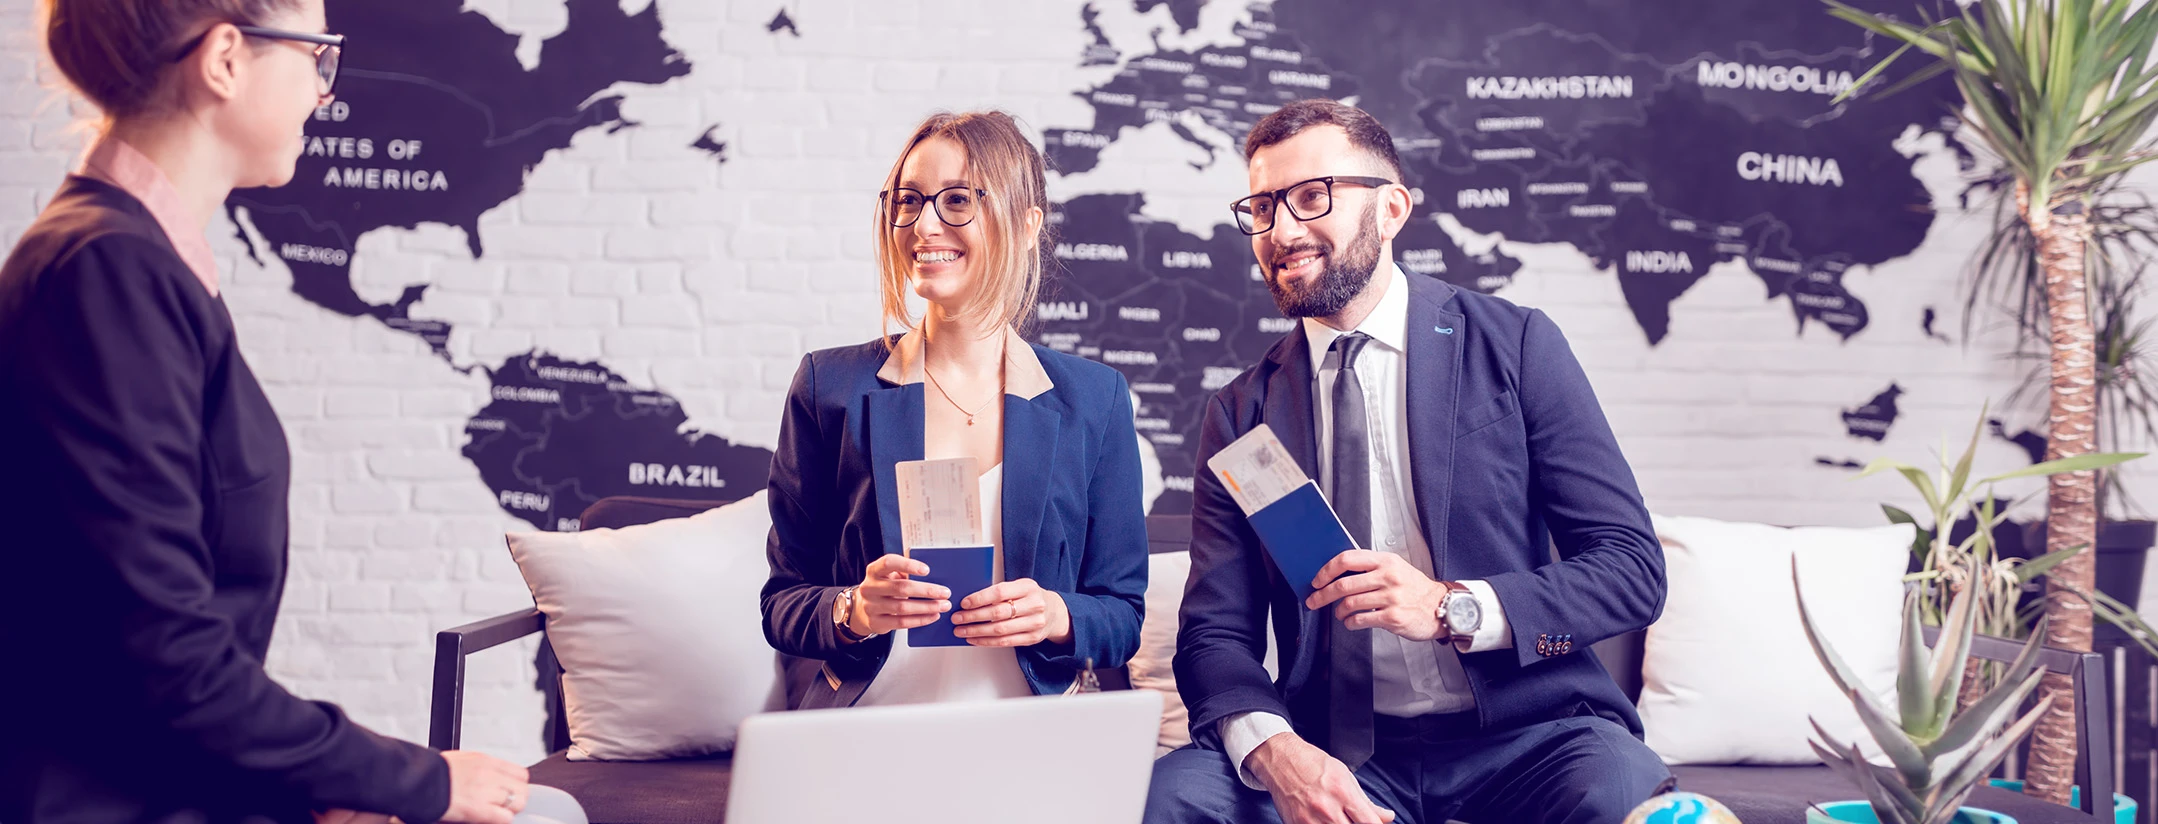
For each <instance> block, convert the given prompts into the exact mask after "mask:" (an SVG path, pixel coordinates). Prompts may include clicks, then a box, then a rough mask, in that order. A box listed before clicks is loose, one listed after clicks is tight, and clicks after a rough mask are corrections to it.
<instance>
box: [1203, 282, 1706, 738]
mask: <svg viewBox="0 0 2158 824" xmlns="http://www.w3.org/2000/svg"><path fill="white" fill-rule="evenodd" d="M1408 282H1409V325H1408V332H1409V337H1408V341H1409V343H1408V346H1409V353H1408V358H1409V360H1408V404H1407V406H1408V415H1409V420H1408V427H1409V444H1408V448H1409V453H1410V466H1411V468H1412V471H1413V473H1414V476H1415V489H1414V490H1413V499H1414V500H1413V505H1414V510H1415V512H1416V514H1417V520H1418V522H1419V523H1420V524H1421V525H1422V528H1423V533H1424V535H1425V537H1426V539H1427V543H1429V545H1430V547H1431V555H1432V559H1431V560H1432V569H1433V570H1434V571H1435V572H1436V574H1437V576H1438V577H1439V579H1440V580H1463V579H1479V578H1480V579H1483V580H1485V581H1488V582H1489V583H1490V584H1491V588H1492V590H1493V592H1494V593H1495V594H1496V595H1497V596H1498V600H1499V603H1500V605H1501V606H1502V608H1503V609H1504V610H1505V612H1506V619H1507V623H1508V625H1509V626H1510V627H1511V629H1512V632H1513V647H1512V648H1511V649H1501V650H1493V651H1489V652H1478V653H1470V654H1464V655H1462V656H1461V663H1462V666H1463V668H1464V669H1465V670H1467V672H1468V676H1469V684H1470V687H1471V689H1472V690H1473V691H1474V692H1475V695H1476V710H1477V713H1478V716H1479V721H1480V722H1481V724H1482V726H1483V727H1484V728H1485V729H1504V728H1509V727H1514V726H1519V725H1522V724H1527V723H1532V722H1537V721H1543V720H1547V719H1554V718H1562V717H1566V716H1569V715H1575V714H1581V713H1594V714H1597V715H1602V716H1605V717H1608V718H1611V719H1612V720H1614V721H1618V722H1619V723H1621V724H1624V725H1625V726H1626V727H1627V728H1628V729H1630V730H1633V731H1634V733H1635V734H1636V735H1639V734H1640V730H1641V723H1640V719H1639V717H1638V716H1637V715H1636V714H1635V713H1634V708H1633V705H1632V704H1631V703H1630V702H1628V701H1627V700H1626V697H1625V695H1623V694H1622V693H1621V692H1620V691H1619V688H1618V686H1617V685H1615V684H1614V683H1612V681H1611V677H1610V675H1609V674H1608V673H1607V672H1605V671H1604V669H1603V666H1602V664H1601V663H1599V662H1598V661H1597V660H1596V656H1595V655H1593V654H1591V653H1590V652H1589V645H1590V644H1592V643H1595V642H1596V641H1598V640H1601V639H1603V638H1606V637H1609V636H1612V635H1617V634H1620V633H1624V632H1629V631H1632V630H1635V629H1639V628H1641V627H1644V626H1647V625H1648V624H1649V623H1650V622H1651V621H1653V620H1655V618H1656V616H1657V614H1658V613H1659V612H1661V611H1662V609H1663V598H1664V574H1663V550H1662V547H1661V545H1659V544H1658V543H1657V541H1656V537H1655V533H1654V531H1653V530H1652V529H1651V527H1650V526H1649V517H1648V512H1647V510H1646V509H1644V508H1643V506H1642V504H1641V493H1640V492H1639V491H1638V490H1637V489H1636V488H1635V486H1634V480H1633V472H1632V470H1631V469H1629V468H1628V467H1627V465H1626V459H1625V457H1624V456H1622V455H1620V454H1619V448H1618V443H1617V442H1616V440H1615V439H1613V437H1612V435H1611V428H1610V426H1609V425H1608V424H1607V423H1605V421H1604V416H1603V412H1602V409H1601V408H1600V407H1599V406H1598V405H1597V403H1596V396H1595V394H1594V393H1593V392H1592V391H1591V390H1590V387H1589V382H1588V378H1587V376H1585V375H1584V374H1583V373H1582V371H1581V366H1580V364H1579V363H1578V362H1576V361H1575V360H1574V356H1573V351H1572V350H1571V349H1570V348H1568V347H1567V345H1566V339H1565V338H1564V337H1563V336H1561V335H1560V334H1559V329H1558V327H1557V326H1556V325H1554V324H1552V322H1551V319H1550V318H1547V317H1545V316H1544V314H1543V313H1542V312H1538V311H1536V310H1533V309H1523V308H1521V307H1518V306H1515V305H1513V304H1511V303H1508V302H1506V301H1504V300H1501V299H1499V298H1495V297H1489V296H1486V295H1479V294H1476V293H1473V292H1466V291H1462V290H1459V289H1456V288H1454V287H1453V286H1450V285H1448V284H1446V283H1445V282H1443V281H1440V280H1436V279H1433V278H1429V277H1424V276H1419V275H1410V276H1409V277H1408ZM1312 391H1313V390H1312V370H1311V360H1310V355H1309V349H1308V346H1307V343H1306V341H1305V337H1304V330H1303V328H1302V327H1301V326H1299V327H1298V328H1297V329H1296V330H1295V331H1293V332H1290V333H1289V334H1288V336H1286V337H1284V338H1282V340H1281V342H1280V343H1277V344H1275V346H1274V347H1273V349H1272V350H1270V351H1268V353H1267V355H1266V359H1265V360H1264V361H1263V362H1261V363H1260V364H1259V365H1257V366H1254V367H1252V368H1251V369H1250V370H1248V371H1246V372H1244V373H1243V374H1242V375H1240V376H1238V377H1237V378H1236V379H1235V380H1234V381H1232V382H1230V383H1229V385H1227V386H1225V387H1223V388H1222V390H1221V391H1220V392H1219V393H1217V394H1216V395H1215V396H1214V399H1213V401H1212V403H1211V404H1210V405H1209V407H1208V409H1207V412H1206V418H1205V421H1204V424H1203V427H1204V428H1203V434H1202V436H1201V439H1200V445H1199V465H1200V467H1201V468H1202V469H1201V471H1199V472H1197V473H1195V475H1196V476H1197V478H1196V482H1195V486H1196V499H1195V502H1194V504H1193V508H1192V545H1191V580H1190V584H1189V586H1188V589H1187V591H1186V593H1185V596H1184V607H1183V614H1182V626H1181V630H1180V632H1179V633H1178V636H1177V654H1176V680H1177V687H1178V691H1179V692H1180V693H1181V694H1182V695H1183V698H1184V701H1185V703H1186V704H1187V705H1188V706H1189V707H1190V711H1191V727H1192V733H1193V735H1194V736H1198V737H1202V738H1203V740H1207V741H1210V742H1212V743H1214V744H1216V745H1217V746H1218V743H1219V741H1218V735H1219V730H1218V729H1217V727H1218V726H1219V722H1220V721H1221V720H1222V719H1224V718H1227V717H1230V716H1232V715H1235V714H1237V713H1243V712H1251V711H1265V712H1271V713H1275V714H1278V715H1281V716H1283V717H1286V718H1288V719H1289V721H1290V724H1291V725H1292V726H1293V727H1295V729H1296V731H1297V732H1298V734H1300V735H1302V736H1303V737H1304V738H1305V739H1306V740H1309V741H1312V742H1314V743H1319V744H1323V743H1324V742H1325V741H1326V730H1327V714H1326V707H1327V703H1328V701H1329V696H1328V695H1327V692H1328V689H1327V678H1326V669H1325V668H1326V661H1327V660H1328V659H1327V655H1326V651H1325V649H1324V647H1325V644H1324V641H1325V639H1326V637H1327V634H1328V633H1327V632H1326V624H1325V623H1324V622H1326V621H1330V620H1333V619H1332V616H1331V612H1330V611H1324V610H1322V611H1320V612H1317V613H1314V612H1311V611H1309V610H1306V609H1304V607H1303V603H1302V602H1301V601H1300V600H1299V599H1298V598H1297V597H1296V595H1295V594H1294V592H1293V591H1292V590H1291V588H1290V587H1289V585H1288V582H1287V581H1284V580H1283V579H1282V575H1281V572H1280V570H1278V569H1277V568H1276V567H1275V565H1274V563H1273V562H1272V561H1271V560H1270V559H1269V558H1268V557H1267V555H1266V553H1265V551H1264V550H1263V549H1261V547H1260V545H1259V542H1258V538H1257V537H1256V536H1255V535H1254V534H1253V533H1252V530H1251V527H1250V525H1249V524H1248V523H1247V522H1246V521H1245V519H1244V515H1243V512H1242V511H1241V510H1239V509H1238V508H1237V506H1236V503H1235V501H1233V500H1231V499H1230V497H1229V494H1228V492H1227V491H1226V490H1224V489H1223V488H1222V486H1221V482H1220V481H1219V480H1217V479H1216V478H1215V477H1214V475H1213V473H1212V472H1208V471H1205V470H1204V467H1205V465H1206V460H1207V459H1208V458H1209V457H1212V456H1213V454H1214V453H1215V452H1217V451H1219V450H1220V449H1221V448H1222V447H1223V446H1226V445H1227V444H1228V443H1229V442H1230V441H1233V440H1235V439H1236V438H1237V437H1238V436H1240V435H1243V434H1244V433H1245V432H1247V431H1249V430H1251V428H1252V427H1254V426H1257V425H1258V424H1261V423H1265V424H1267V425H1268V426H1269V427H1270V428H1272V429H1273V430H1274V432H1275V433H1276V434H1277V435H1278V436H1279V437H1280V438H1281V441H1282V443H1283V444H1284V445H1286V446H1287V447H1288V449H1289V452H1290V454H1292V455H1294V456H1296V460H1297V462H1298V463H1299V464H1301V465H1302V466H1303V469H1304V472H1305V474H1307V475H1310V476H1311V477H1313V478H1317V477H1319V473H1318V461H1317V452H1316V449H1317V448H1318V447H1317V446H1316V444H1315V441H1316V436H1315V435H1314V434H1313V432H1314V428H1315V427H1314V424H1313V420H1314V419H1313V408H1312ZM1554 539H1555V541H1556V544H1557V547H1558V552H1559V555H1560V556H1561V557H1563V559H1564V560H1562V561H1558V562H1555V563H1554V562H1552V561H1551V556H1550V547H1551V545H1552V543H1553V541H1554ZM1269 606H1271V608H1272V610H1273V614H1274V618H1275V620H1274V628H1275V640H1276V643H1277V646H1278V650H1279V653H1280V656H1281V657H1280V663H1281V672H1282V677H1281V680H1280V682H1279V683H1270V682H1269V681H1268V678H1267V674H1266V671H1265V670H1264V669H1262V668H1261V667H1260V660H1261V657H1262V656H1263V655H1264V654H1265V653H1266V638H1265V635H1264V633H1265V631H1266V619H1267V610H1268V608H1269ZM1434 643H1445V642H1444V641H1437V642H1434Z"/></svg>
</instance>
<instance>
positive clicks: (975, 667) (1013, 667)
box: [854, 463, 1034, 707]
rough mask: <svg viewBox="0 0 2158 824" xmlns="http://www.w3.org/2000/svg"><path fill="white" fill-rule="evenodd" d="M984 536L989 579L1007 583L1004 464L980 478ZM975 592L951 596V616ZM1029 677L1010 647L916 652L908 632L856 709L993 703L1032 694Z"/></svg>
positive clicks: (901, 633) (897, 638)
mask: <svg viewBox="0 0 2158 824" xmlns="http://www.w3.org/2000/svg"><path fill="white" fill-rule="evenodd" d="M980 482H981V490H982V497H981V501H982V534H983V535H987V536H989V543H990V545H991V546H992V547H994V549H993V550H992V551H991V552H990V580H992V581H994V582H997V583H1003V581H1004V530H1003V526H1002V524H1001V523H1000V521H1001V518H1000V516H1001V514H1002V512H1003V509H1004V507H1003V501H1004V464H1002V463H999V464H997V465H996V466H992V467H990V468H989V471H988V472H984V473H982V476H981V481H980ZM972 594H974V593H971V592H954V593H952V611H953V612H958V611H959V601H960V599H963V598H965V597H967V596H969V595H972ZM1033 694H1034V688H1033V687H1032V686H1029V685H1028V684H1027V676H1026V673H1023V672H1021V671H1020V670H1019V651H1018V650H1017V649H1014V648H1012V647H977V646H974V645H972V644H969V645H967V646H963V647H915V646H913V645H910V644H908V643H907V630H903V629H902V630H897V631H895V632H894V633H893V637H892V654H891V655H890V656H888V657H886V658H885V659H884V667H883V668H882V669H879V670H877V677H876V678H875V679H874V680H871V681H870V682H869V688H868V689H867V690H864V691H863V692H862V699H861V700H860V701H856V702H854V705H855V706H857V707H889V706H895V705H899V704H942V703H947V702H951V701H989V700H994V699H998V698H1019V697H1023V696H1028V695H1033Z"/></svg>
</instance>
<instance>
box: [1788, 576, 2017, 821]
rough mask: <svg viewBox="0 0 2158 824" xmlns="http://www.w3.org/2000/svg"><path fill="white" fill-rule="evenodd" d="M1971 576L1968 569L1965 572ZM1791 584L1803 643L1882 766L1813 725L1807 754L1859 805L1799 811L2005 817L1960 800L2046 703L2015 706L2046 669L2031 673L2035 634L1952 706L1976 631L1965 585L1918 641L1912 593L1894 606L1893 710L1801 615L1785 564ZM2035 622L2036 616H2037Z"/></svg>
mask: <svg viewBox="0 0 2158 824" xmlns="http://www.w3.org/2000/svg"><path fill="white" fill-rule="evenodd" d="M1973 574H1975V571H1973ZM1791 583H1792V585H1793V586H1794V587H1795V588H1797V592H1798V615H1799V621H1800V622H1801V623H1802V624H1803V625H1804V626H1805V629H1806V640H1808V641H1810V642H1812V644H1813V653H1814V655H1815V656H1817V657H1819V658H1820V659H1821V666H1822V667H1824V668H1826V669H1827V670H1828V674H1829V677H1831V678H1833V679H1835V681H1836V686H1837V687H1838V688H1839V689H1841V690H1843V693H1844V694H1845V695H1847V696H1849V697H1850V699H1851V704H1852V706H1854V707H1856V708H1857V710H1858V718H1859V720H1860V721H1861V722H1863V723H1864V724H1865V726H1866V731H1867V732H1868V733H1870V734H1871V735H1872V736H1873V740H1874V741H1875V742H1876V743H1878V744H1880V746H1881V750H1882V752H1883V753H1884V754H1886V755H1887V756H1888V760H1889V763H1890V765H1891V766H1881V765H1878V764H1874V763H1871V762H1869V761H1867V760H1866V758H1865V756H1863V755H1861V754H1860V753H1859V750H1858V747H1857V746H1856V745H1855V744H1853V743H1850V742H1843V741H1837V740H1835V738H1833V737H1832V736H1830V735H1829V734H1828V731H1827V730H1824V729H1822V728H1821V725H1820V722H1818V721H1816V722H1814V727H1813V728H1814V732H1815V734H1817V735H1819V736H1820V740H1818V741H1814V742H1810V743H1812V744H1813V750H1814V753H1815V754H1817V755H1819V756H1820V757H1821V761H1822V762H1823V763H1826V764H1827V765H1828V766H1830V767H1831V768H1834V769H1835V770H1836V772H1837V773H1839V774H1841V775H1843V776H1844V777H1845V778H1847V779H1850V781H1851V782H1852V783H1853V784H1856V785H1857V786H1858V788H1859V790H1860V791H1861V792H1863V793H1865V796H1866V801H1865V802H1841V803H1833V804H1826V805H1822V806H1820V807H1817V808H1815V809H1814V810H1812V811H1810V812H1809V813H1808V814H1807V818H1808V821H1809V822H1814V823H1815V824H1819V823H1820V822H1837V821H1868V820H1872V821H1879V822H1880V824H1949V822H1970V824H1977V823H1978V822H2001V821H2012V819H2007V818H2005V817H2004V816H2001V815H2000V814H1998V813H1993V812H1990V811H1986V810H1977V809H1972V808H1967V807H1965V806H1963V802H1964V801H1965V800H1966V799H1968V798H1969V797H1970V794H1971V790H1972V789H1973V788H1976V787H1977V786H1979V785H1980V784H1982V783H1984V782H1985V780H1986V777H1987V776H1989V775H1992V774H1993V768H1994V767H1995V766H1998V765H1999V764H2000V763H2001V759H2002V758H2005V757H2007V755H2008V753H2009V751H2011V750H2013V749H2014V748H2015V746H2016V742H2018V741H2020V740H2022V739H2023V736H2024V735H2026V734H2028V733H2029V732H2030V730H2031V727H2032V726H2034V725H2036V724H2037V723H2038V721H2039V719H2040V718H2041V717H2042V716H2043V714H2044V713H2045V711H2046V708H2047V707H2048V706H2049V705H2050V704H2051V703H2052V701H2053V699H2052V698H2051V697H2046V698H2040V699H2039V700H2038V704H2037V706H2035V707H2033V708H2032V709H2031V710H2030V711H2029V712H2023V702H2024V699H2026V698H2028V697H2030V694H2031V691H2032V690H2034V689H2037V688H2038V684H2039V682H2040V680H2042V678H2043V677H2044V676H2045V675H2046V673H2045V671H2044V670H2042V669H2039V668H2038V666H2037V664H2038V650H2039V647H2040V646H2041V644H2040V641H2041V640H2042V637H2043V635H2044V633H2043V632H2034V633H2032V634H2031V638H2030V640H2028V641H2025V642H2024V644H2023V651H2022V652H2021V653H2019V654H2018V655H2017V656H2016V660H2015V661H2014V662H2013V663H2011V664H2009V666H2008V670H2007V672H2006V673H2005V676H2006V677H2004V678H2002V679H2001V681H2000V682H1999V683H1998V684H1996V685H1995V686H1994V687H1993V689H1991V690H1989V691H1987V692H1986V693H1985V694H1984V695H1983V696H1981V697H1980V698H1979V699H1978V700H1977V701H1976V702H1974V703H1972V704H1971V705H1970V706H1969V707H1968V708H1964V709H1960V710H1959V708H1958V706H1957V695H1958V694H1959V693H1960V692H1961V691H1962V686H1963V679H1964V673H1965V671H1966V670H1967V663H1968V661H1969V659H1970V656H1971V639H1972V638H1973V637H1974V636H1975V635H1976V633H1977V621H1976V619H1977V615H1978V610H1977V609H1976V608H1975V607H1974V604H1975V603H1976V602H1977V601H1978V598H1977V597H1976V596H1975V595H1974V594H1973V592H1972V591H1971V590H1962V591H1959V592H1958V593H1957V594H1956V595H1955V597H1954V598H1953V599H1952V600H1951V601H1950V605H1949V608H1948V614H1947V615H1945V616H1943V619H1942V622H1941V632H1940V637H1939V639H1938V640H1937V641H1936V643H1935V645H1934V646H1933V648H1931V649H1928V648H1927V647H1926V641H1925V636H1924V634H1923V633H1924V629H1923V628H1922V627H1921V624H1920V613H1921V611H1923V609H1924V607H1923V606H1922V603H1921V601H1922V599H1921V598H1920V596H1919V594H1918V592H1917V591H1916V590H1913V591H1912V593H1911V594H1910V595H1908V596H1906V597H1905V599H1904V602H1903V638H1902V642H1901V645H1900V646H1899V648H1898V649H1899V659H1898V662H1897V667H1896V697H1897V702H1896V707H1895V709H1894V710H1891V709H1890V708H1888V707H1884V706H1882V705H1881V703H1880V702H1879V701H1878V700H1877V699H1875V698H1874V696H1873V694H1872V693H1870V692H1868V691H1867V688H1866V686H1865V685H1864V684H1863V683H1861V682H1860V681H1859V680H1858V676H1857V674H1856V672H1854V671H1853V670H1852V669H1851V668H1850V666H1849V665H1847V664H1845V663H1844V662H1843V658H1842V657H1841V656H1838V655H1837V654H1836V651H1835V649H1834V648H1832V647H1830V646H1829V645H1828V643H1827V642H1826V641H1824V640H1822V638H1821V632H1820V630H1819V629H1818V628H1817V627H1816V626H1815V625H1814V622H1813V616H1812V615H1811V614H1809V613H1808V612H1807V611H1806V594H1805V590H1804V588H1803V587H1802V586H1800V585H1799V582H1798V565H1797V563H1796V562H1795V561H1794V562H1793V563H1792V566H1791ZM2040 625H2041V627H2042V626H2043V625H2044V619H2043V618H2041V619H2040ZM1867 805H1870V806H1871V808H1872V812H1873V817H1872V818H1871V819H1867V818H1861V817H1857V816H1851V815H1849V813H1850V811H1851V808H1854V807H1861V806H1867Z"/></svg>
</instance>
